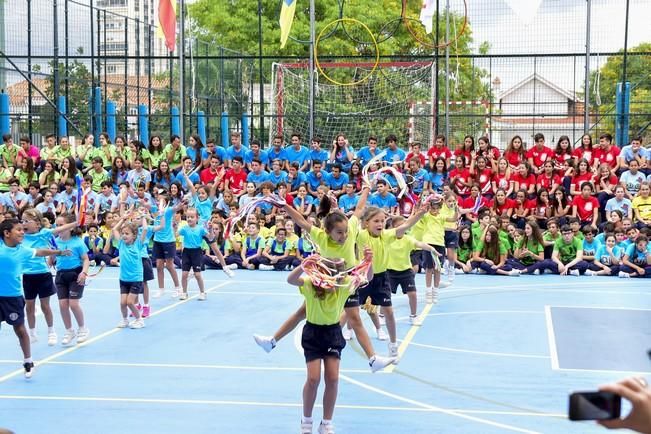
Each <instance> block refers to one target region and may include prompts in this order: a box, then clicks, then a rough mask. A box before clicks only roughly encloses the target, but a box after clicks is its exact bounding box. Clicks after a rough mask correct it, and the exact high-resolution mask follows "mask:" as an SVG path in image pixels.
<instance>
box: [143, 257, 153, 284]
mask: <svg viewBox="0 0 651 434" xmlns="http://www.w3.org/2000/svg"><path fill="white" fill-rule="evenodd" d="M150 280H154V268H153V267H152V265H151V259H149V258H142V281H143V282H149V281H150Z"/></svg>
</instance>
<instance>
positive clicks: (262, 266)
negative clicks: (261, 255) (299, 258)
mask: <svg viewBox="0 0 651 434" xmlns="http://www.w3.org/2000/svg"><path fill="white" fill-rule="evenodd" d="M258 269H259V270H260V271H273V270H274V266H273V265H267V264H260V266H259V267H258Z"/></svg>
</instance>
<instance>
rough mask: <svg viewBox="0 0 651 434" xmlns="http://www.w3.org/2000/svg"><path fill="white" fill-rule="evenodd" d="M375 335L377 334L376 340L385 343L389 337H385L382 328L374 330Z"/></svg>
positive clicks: (385, 333) (385, 334)
mask: <svg viewBox="0 0 651 434" xmlns="http://www.w3.org/2000/svg"><path fill="white" fill-rule="evenodd" d="M375 333H377V338H378V340H380V341H386V340H387V339H389V336H388V335H387V332H385V331H384V329H383V328H382V327H380V328H379V329H377V330H375Z"/></svg>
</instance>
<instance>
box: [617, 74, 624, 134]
mask: <svg viewBox="0 0 651 434" xmlns="http://www.w3.org/2000/svg"><path fill="white" fill-rule="evenodd" d="M623 97H624V95H623V86H622V83H621V82H619V83H617V86H616V87H615V143H616V144H617V146H621V143H622V139H623V137H622V127H623V123H624V117H623V115H622V113H623V106H624V104H623V103H624V101H623V99H624V98H623Z"/></svg>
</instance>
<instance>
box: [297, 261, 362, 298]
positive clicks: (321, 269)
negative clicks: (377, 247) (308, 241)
mask: <svg viewBox="0 0 651 434" xmlns="http://www.w3.org/2000/svg"><path fill="white" fill-rule="evenodd" d="M335 264H336V263H335V261H332V260H330V259H327V258H324V257H322V256H320V255H318V254H313V255H310V256H308V257H307V258H305V259H303V263H302V264H301V267H302V268H303V272H304V273H305V274H306V275H307V276H308V277H309V279H310V281H311V282H312V284H314V285H316V286H319V287H321V288H324V289H326V290H328V291H334V290H335V289H336V288H338V287H343V286H347V285H348V284H350V293H351V294H352V293H354V292H355V291H356V290H357V288H359V287H360V286H364V285H366V284H368V279H367V277H366V276H367V274H368V270H369V267H370V266H371V264H372V261H370V260H367V259H363V260H362V261H361V262H360V263H359V264H358V265H356V266H354V267H351V268H349V269H346V270H342V271H337V269H336V268H335V267H334V265H335ZM347 277H348V278H350V282H349V283H340V281H341V280H342V279H344V278H347Z"/></svg>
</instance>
